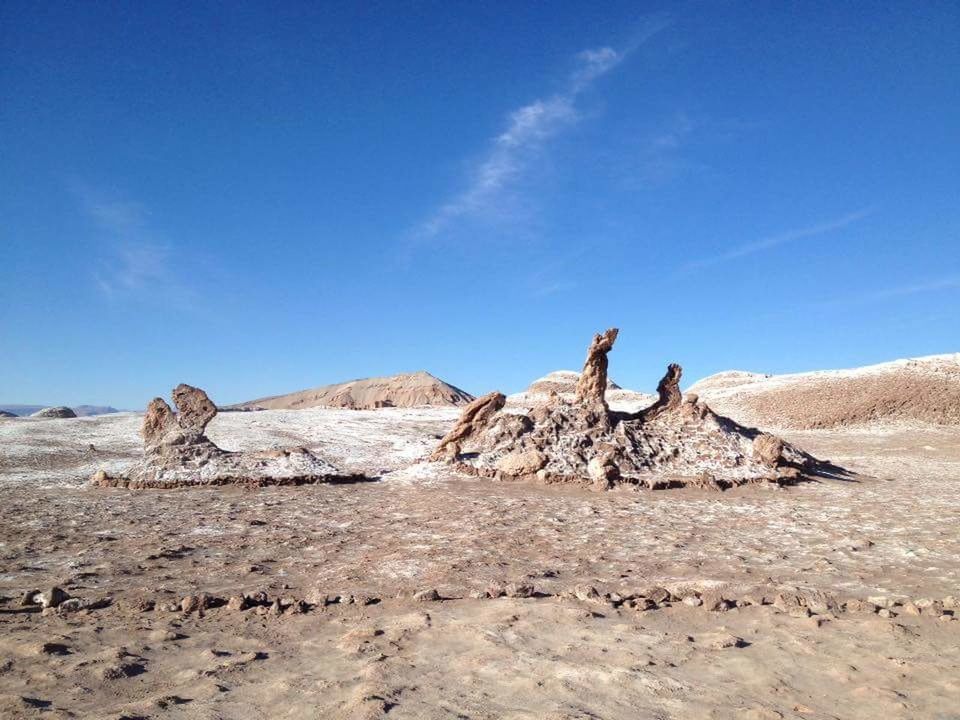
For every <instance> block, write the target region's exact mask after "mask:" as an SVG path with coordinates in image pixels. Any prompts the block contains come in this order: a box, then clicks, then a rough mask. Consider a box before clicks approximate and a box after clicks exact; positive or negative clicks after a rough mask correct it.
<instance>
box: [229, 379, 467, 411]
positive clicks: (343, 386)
mask: <svg viewBox="0 0 960 720" xmlns="http://www.w3.org/2000/svg"><path fill="white" fill-rule="evenodd" d="M472 400H473V395H471V394H470V393H467V392H464V391H463V390H461V389H460V388H457V387H454V386H453V385H450V384H449V383H446V382H444V381H443V380H440V379H439V378H436V377H434V376H433V375H431V374H430V373H428V372H423V371H421V372H415V373H409V374H406V375H391V376H390V377H377V378H366V379H364V380H351V381H350V382H345V383H339V384H337V385H324V386H322V387H317V388H313V389H311V390H301V391H299V392H294V393H288V394H287V395H275V396H272V397H265V398H260V399H259V400H250V401H248V402H243V403H237V404H236V405H230V406H229V407H228V408H227V409H230V410H246V409H254V408H257V409H264V410H301V409H304V408H312V407H343V408H352V409H354V410H372V409H374V408H382V407H419V406H422V405H466V404H467V403H469V402H471V401H472Z"/></svg>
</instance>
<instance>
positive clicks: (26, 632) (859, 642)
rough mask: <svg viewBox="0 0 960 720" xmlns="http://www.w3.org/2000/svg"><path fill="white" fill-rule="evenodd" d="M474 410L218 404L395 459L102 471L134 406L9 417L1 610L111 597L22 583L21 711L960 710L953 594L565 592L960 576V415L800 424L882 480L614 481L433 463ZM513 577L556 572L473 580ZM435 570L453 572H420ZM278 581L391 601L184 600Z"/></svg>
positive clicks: (319, 592)
mask: <svg viewBox="0 0 960 720" xmlns="http://www.w3.org/2000/svg"><path fill="white" fill-rule="evenodd" d="M455 415H456V411H455V410H454V411H452V412H450V411H439V410H435V409H434V410H424V411H417V410H408V411H399V410H388V411H376V412H373V411H371V412H350V411H333V410H314V411H303V412H302V413H296V412H281V411H276V412H274V411H271V412H267V413H252V414H251V413H244V414H239V413H238V414H228V415H224V416H221V417H218V418H217V419H216V420H214V422H213V424H212V425H211V427H210V430H211V436H212V437H214V438H215V439H216V440H217V441H218V442H219V443H221V444H223V445H225V446H226V447H230V448H238V449H239V448H241V447H248V446H250V445H258V446H259V447H265V444H264V443H265V441H266V440H267V439H271V438H275V439H278V440H280V439H282V440H283V441H284V442H287V443H290V444H292V443H293V442H296V441H297V440H299V441H300V442H306V444H307V445H309V446H311V447H312V448H315V449H317V450H318V451H319V452H321V453H322V452H324V449H326V451H327V455H328V457H330V458H331V459H332V460H334V461H336V462H337V463H338V464H340V465H342V466H344V467H345V468H346V469H349V470H365V471H368V472H372V471H376V473H377V474H378V475H380V476H381V478H382V479H381V480H379V481H377V482H371V483H360V484H353V485H337V486H318V487H305V488H266V489H259V490H244V489H240V488H227V489H219V490H216V489H207V490H176V491H165V492H164V491H143V492H130V491H123V490H103V489H91V488H87V487H84V486H82V485H80V484H79V482H78V481H79V480H80V478H81V477H82V475H83V474H85V473H86V472H88V470H89V467H90V466H91V465H96V464H97V463H101V464H102V463H108V464H109V462H117V463H122V462H126V461H127V458H129V457H130V455H131V454H132V453H134V452H135V451H136V436H135V429H136V425H137V423H138V418H136V417H135V416H128V417H119V418H117V417H113V418H110V417H108V418H103V419H97V418H93V419H82V420H58V421H22V420H12V421H3V422H2V423H0V442H3V443H4V445H3V447H4V452H3V454H4V460H3V463H2V464H0V595H2V596H4V597H6V598H8V600H7V601H5V602H2V603H0V610H4V611H9V610H14V609H17V606H18V602H19V597H20V595H21V594H22V593H23V592H24V591H26V590H31V589H39V590H43V589H45V588H46V587H47V586H49V585H52V584H59V585H60V586H61V587H63V588H65V589H66V590H67V591H68V592H69V593H70V594H71V595H75V596H77V597H80V598H83V599H85V600H95V599H101V598H106V597H110V598H112V604H110V605H109V606H108V607H105V608H102V609H96V610H89V611H81V612H79V613H74V614H67V615H62V616H61V615H56V614H54V615H42V614H38V613H20V612H16V613H14V612H0V717H33V716H36V717H82V718H86V717H94V718H99V717H103V718H120V717H152V718H268V717H269V718H274V717H289V718H323V717H344V718H352V717H390V718H392V717H398V718H458V717H460V718H502V717H512V718H705V717H716V718H734V717H756V718H777V717H787V718H844V719H846V718H870V719H873V718H943V719H946V718H954V717H960V715H958V712H960V710H958V703H957V698H958V697H960V681H958V680H957V677H958V676H960V672H958V671H960V621H957V620H941V619H938V618H937V617H934V616H933V615H932V614H929V613H924V614H921V615H912V614H909V612H906V611H905V610H904V609H903V608H896V609H895V611H894V612H895V617H891V618H883V617H880V616H878V615H875V614H865V613H852V612H837V613H835V614H821V615H820V616H818V617H814V618H808V617H794V616H792V615H791V614H789V613H787V612H781V611H780V610H778V609H777V608H775V607H773V606H770V605H764V606H756V605H751V606H745V607H739V608H734V609H731V610H728V611H726V612H708V611H706V610H704V609H703V607H689V606H687V605H684V604H683V603H673V604H672V606H670V607H661V608H659V609H655V610H647V611H638V610H635V609H631V608H629V607H627V606H626V605H624V606H621V607H614V606H613V605H612V604H611V603H609V602H602V601H601V602H586V601H581V600H577V599H572V598H568V597H563V596H562V594H563V593H564V592H565V591H568V590H570V589H571V588H574V587H576V586H578V585H582V584H588V585H593V586H595V587H596V588H597V589H598V590H599V591H600V592H601V593H604V592H619V593H621V594H629V593H631V592H636V591H641V590H643V589H644V588H646V587H649V586H654V585H662V586H665V587H667V588H669V589H671V590H674V591H675V592H678V593H680V592H682V591H683V590H684V588H686V589H696V590H699V591H703V592H707V591H710V590H711V589H719V590H721V591H723V592H724V593H725V594H726V595H727V596H729V597H731V598H736V599H745V598H747V596H748V595H753V596H759V595H763V594H766V595H768V596H773V595H775V594H776V593H777V592H787V591H789V589H791V588H800V589H802V590H803V589H806V590H818V591H823V592H826V593H829V594H832V595H834V596H835V597H836V598H837V599H838V600H840V601H842V600H846V599H849V598H860V599H865V598H868V597H875V596H878V595H882V596H886V597H888V598H890V599H900V600H903V601H906V600H909V599H913V600H917V599H921V598H927V599H943V598H944V597H947V596H951V595H952V596H957V595H960V536H958V534H957V532H956V528H957V527H958V522H957V521H958V519H960V431H958V430H949V429H932V428H905V427H901V428H893V429H887V430H874V431H864V430H860V431H844V432H827V431H808V432H800V433H788V435H787V437H788V439H789V440H790V441H792V442H795V443H797V444H799V445H800V446H801V447H804V448H805V449H808V450H810V451H812V452H814V453H817V454H819V455H821V456H824V457H828V458H830V459H832V460H834V461H835V462H838V463H841V464H844V465H847V466H848V467H850V468H851V469H853V470H856V471H858V472H861V473H864V474H866V475H869V476H872V477H874V478H875V479H869V478H868V479H865V480H863V481H862V482H859V483H848V482H827V483H821V484H807V485H802V486H799V487H796V488H791V489H785V490H759V489H755V488H749V489H745V490H738V491H735V492H729V493H723V494H719V493H710V492H706V491H702V492H691V491H666V492H659V493H651V492H641V493H637V492H612V493H590V492H586V491H581V490H572V489H563V488H557V487H541V486H536V485H525V484H498V483H492V482H490V481H486V480H479V479H472V478H464V477H459V476H456V475H451V474H450V473H449V472H448V471H447V470H445V469H444V468H443V467H442V466H437V465H429V464H413V465H411V464H410V463H411V460H412V459H414V458H415V457H417V456H418V455H421V454H423V453H424V452H426V451H427V450H428V449H429V448H430V447H431V445H432V444H433V443H434V442H435V436H436V435H437V434H441V433H442V432H444V430H445V429H446V428H448V427H449V425H450V423H451V422H452V420H453V418H454V417H455ZM252 420H255V421H256V425H251V421H252ZM57 423H59V425H56V424H57ZM54 427H57V428H59V429H58V430H56V432H53V430H52V429H51V428H54ZM58 438H59V439H58ZM324 438H325V439H326V440H327V444H326V447H325V446H324V445H323V444H321V443H320V441H321V439H324ZM85 439H90V440H89V442H92V443H94V445H95V448H96V449H95V450H93V451H90V450H89V448H88V447H87V446H88V445H89V442H88V443H86V444H85V443H84V440H85ZM91 454H93V455H94V456H95V458H94V459H93V460H91V458H90V455H91ZM351 461H352V464H351ZM28 462H32V463H33V464H34V466H35V468H36V469H35V470H33V471H30V470H29V469H25V468H24V466H25V464H26V463H28ZM511 581H524V582H527V583H530V584H532V585H533V586H534V587H535V588H536V590H537V591H538V593H539V594H540V595H542V597H532V598H500V599H495V600H494V599H484V600H480V599H473V598H471V597H469V595H470V592H471V591H472V590H478V589H483V588H485V587H486V586H487V585H488V584H490V583H508V582H511ZM430 588H436V589H437V590H438V591H439V593H440V595H441V596H443V597H444V598H447V599H445V600H443V601H439V602H416V601H414V600H412V599H411V598H410V597H409V596H410V594H411V593H412V592H414V591H417V590H423V589H430ZM258 590H264V591H266V592H267V593H268V594H269V595H270V597H271V599H272V598H274V597H277V598H286V597H289V598H291V599H307V600H310V601H312V602H317V601H318V600H321V599H322V598H323V597H324V596H326V595H330V596H337V595H340V596H348V595H355V596H357V598H358V599H362V598H363V597H369V598H376V599H378V600H379V602H377V603H376V604H371V605H362V604H359V603H353V604H345V603H337V604H331V605H327V606H323V605H319V606H317V607H315V608H314V609H312V610H311V611H310V612H307V613H306V614H302V615H300V614H294V615H290V614H284V615H281V616H274V615H272V614H270V613H269V612H268V613H266V614H261V613H262V612H263V611H258V610H255V609H251V610H246V611H234V610H228V609H227V608H214V609H211V610H208V611H207V612H206V613H205V614H204V615H203V617H200V616H199V615H198V614H197V613H192V614H190V615H184V614H183V613H181V612H174V611H170V610H166V609H163V608H164V607H165V606H166V605H168V604H170V603H171V602H176V601H179V599H180V598H181V597H183V596H185V595H190V594H195V593H197V592H200V591H205V592H209V593H212V594H215V595H219V596H223V597H227V596H230V595H233V594H235V593H239V592H247V593H252V592H255V591H258ZM398 594H400V595H402V596H403V597H401V598H398V597H397V595H398ZM331 599H332V597H331ZM143 600H152V601H154V602H155V603H156V604H157V606H158V609H155V610H149V611H143V610H141V609H140V607H139V603H140V602H141V601H143ZM958 614H960V612H958ZM947 617H949V614H948V616H947ZM44 643H50V644H52V645H48V647H47V650H48V651H49V650H50V649H51V647H52V648H53V649H54V650H55V651H56V652H62V653H63V654H51V653H50V652H44V651H43V648H42V645H43V644H44ZM56 645H62V646H64V647H63V648H57V647H55V646H56Z"/></svg>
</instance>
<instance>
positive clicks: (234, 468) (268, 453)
mask: <svg viewBox="0 0 960 720" xmlns="http://www.w3.org/2000/svg"><path fill="white" fill-rule="evenodd" d="M173 402H174V404H175V405H176V407H177V412H176V413H174V412H173V410H172V409H171V408H170V406H169V405H168V404H167V403H166V401H164V400H163V398H154V399H153V400H151V401H150V404H149V405H148V406H147V412H146V414H145V415H144V418H143V426H142V428H141V431H140V432H141V434H142V435H143V440H144V453H143V459H142V460H141V461H140V462H139V463H137V464H136V465H134V466H133V467H132V468H130V470H129V471H128V472H127V473H126V474H124V475H122V476H111V475H108V474H107V473H106V472H104V471H103V470H100V471H98V472H97V473H96V474H95V475H94V476H93V478H92V483H93V484H94V485H96V486H99V487H129V488H174V487H191V486H202V485H232V484H240V485H301V484H305V483H319V482H338V481H349V480H359V479H361V478H360V477H358V476H353V475H349V474H347V473H343V472H341V471H340V470H338V469H337V468H335V467H334V466H333V465H331V464H330V463H328V462H327V461H326V460H323V459H322V458H319V457H317V456H316V455H314V454H313V453H311V452H310V451H309V450H307V449H306V448H302V447H297V448H282V449H274V450H262V451H256V452H230V451H227V450H224V449H222V448H220V447H218V446H217V445H216V444H215V443H214V442H213V441H212V440H210V438H208V437H207V436H206V434H205V432H204V431H205V430H206V427H207V425H208V424H209V423H210V421H211V420H213V418H214V417H216V414H217V407H216V405H214V404H213V402H212V401H211V400H210V398H209V397H207V394H206V393H205V392H204V391H203V390H201V389H200V388H195V387H192V386H190V385H183V384H181V385H178V386H177V387H176V388H175V389H174V391H173Z"/></svg>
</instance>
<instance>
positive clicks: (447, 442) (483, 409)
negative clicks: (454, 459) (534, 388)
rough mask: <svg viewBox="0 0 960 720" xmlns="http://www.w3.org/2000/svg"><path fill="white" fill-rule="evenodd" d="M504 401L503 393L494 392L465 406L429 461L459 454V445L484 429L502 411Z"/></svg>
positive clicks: (505, 399)
mask: <svg viewBox="0 0 960 720" xmlns="http://www.w3.org/2000/svg"><path fill="white" fill-rule="evenodd" d="M506 401H507V398H506V396H505V395H504V394H503V393H501V392H497V391H494V392H491V393H487V394H486V395H483V396H482V397H478V398H477V399H476V400H474V401H473V402H471V403H470V404H469V405H467V406H466V407H465V408H464V409H463V412H462V413H461V414H460V419H459V420H457V424H456V425H454V426H453V429H452V430H451V431H450V432H448V433H447V434H446V435H445V436H444V438H443V439H442V440H441V441H440V444H439V445H437V449H436V450H434V451H433V455H432V456H431V459H433V460H440V459H443V458H444V457H447V456H448V455H450V454H454V455H455V454H457V453H459V452H460V443H461V442H463V440H465V439H466V438H468V437H470V436H471V435H474V434H476V433H478V432H479V431H480V430H482V429H483V428H484V427H486V425H487V423H488V422H489V421H490V418H492V417H493V416H494V415H495V414H496V413H497V412H499V411H500V410H502V409H503V406H504V404H505V403H506Z"/></svg>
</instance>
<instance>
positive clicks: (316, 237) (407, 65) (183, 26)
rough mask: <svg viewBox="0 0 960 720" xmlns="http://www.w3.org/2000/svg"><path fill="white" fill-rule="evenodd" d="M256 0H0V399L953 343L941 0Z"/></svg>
mask: <svg viewBox="0 0 960 720" xmlns="http://www.w3.org/2000/svg"><path fill="white" fill-rule="evenodd" d="M276 5H279V7H277V6H276ZM276 5H275V4H272V3H265V2H264V3H255V2H232V3H214V2H184V3H175V2H164V3H126V2H117V3H109V2H97V3H42V4H38V3H26V2H23V3H21V2H17V1H15V0H7V1H6V2H4V3H3V4H2V6H0V138H2V142H0V148H2V159H3V161H2V162H0V191H2V192H0V345H2V348H3V350H2V354H3V361H2V363H0V400H2V401H4V402H24V403H27V402H37V403H58V404H59V403H63V404H79V403H93V402H96V403H111V404H114V405H117V406H121V407H134V408H136V407H141V406H143V405H144V404H145V403H146V401H147V400H148V399H149V398H151V397H153V396H154V395H158V394H160V395H166V394H168V392H169V389H170V388H171V387H173V386H174V385H176V384H177V383H179V382H182V381H183V382H190V383H193V384H196V385H200V386H202V387H204V388H205V389H207V390H208V392H210V394H211V396H212V397H213V398H214V399H216V400H217V401H219V402H224V403H226V402H232V401H239V400H244V399H249V398H252V397H256V396H260V395H265V394H272V393H280V392H285V391H292V390H296V389H301V388H304V387H309V386H313V385H320V384H325V383H329V382H337V381H341V380H346V379H350V378H355V377H365V376H371V375H383V374H392V373H396V372H403V371H412V370H417V369H426V370H429V371H430V372H432V373H434V374H435V375H438V376H440V377H442V378H444V379H447V380H449V381H450V382H452V383H454V384H457V385H459V386H461V387H463V388H465V389H467V390H470V391H472V392H475V393H480V392H485V391H488V390H491V389H495V388H496V389H501V390H504V391H507V392H510V391H515V390H519V389H521V388H523V387H524V386H526V384H527V383H528V382H529V381H531V380H532V379H534V378H536V377H538V376H540V375H543V374H544V373H546V372H548V371H550V370H554V369H559V368H578V367H579V365H580V363H581V362H582V359H583V354H584V350H585V347H586V345H587V343H588V341H589V339H590V337H591V335H592V333H593V332H595V331H598V330H601V329H604V328H606V327H609V326H618V327H620V328H621V335H620V339H619V340H618V343H617V346H616V348H615V349H614V352H613V354H612V355H611V372H612V376H613V377H614V379H615V380H617V382H619V383H620V384H622V385H625V386H628V387H635V388H638V389H650V388H653V387H654V386H655V385H656V382H657V380H658V378H659V377H660V375H661V374H662V372H663V368H664V366H665V365H666V364H667V363H668V362H672V361H677V362H680V363H681V364H682V365H683V366H684V368H685V381H686V382H688V383H689V382H692V381H693V380H695V379H696V378H698V377H701V376H703V375H707V374H709V373H713V372H716V371H719V370H724V369H731V368H738V369H749V370H756V371H764V372H788V371H799V370H807V369H817V368H830V367H846V366H854V365H861V364H867V363H872V362H880V361H884V360H889V359H894V358H897V357H904V356H911V355H923V354H931V353H942V352H956V351H958V350H960V320H958V318H960V6H958V5H957V4H956V3H955V2H925V3H835V2H822V3H820V2H804V3H749V2H743V3H739V2H706V3H689V4H684V5H677V4H675V3H660V4H652V3H651V4H646V5H644V4H640V3H636V2H623V3H618V2H610V3H606V4H605V7H604V8H603V9H602V10H599V9H596V7H595V4H591V3H565V4H563V3H551V4H542V6H541V5H540V4H537V5H535V4H533V3H531V4H528V5H527V6H526V7H519V8H518V7H517V5H519V4H517V3H453V2H435V3H430V2H417V3H408V4H400V3H343V4H339V5H333V4H327V5H324V4H320V3H304V4H302V5H298V4H297V3H293V2H287V3H279V4H276Z"/></svg>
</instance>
